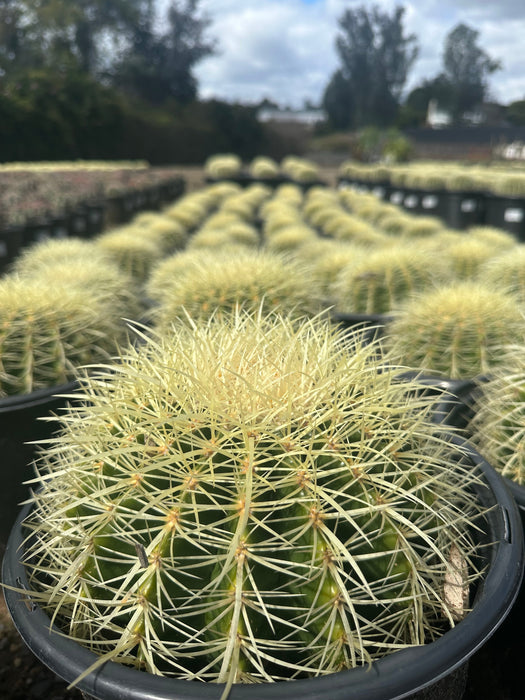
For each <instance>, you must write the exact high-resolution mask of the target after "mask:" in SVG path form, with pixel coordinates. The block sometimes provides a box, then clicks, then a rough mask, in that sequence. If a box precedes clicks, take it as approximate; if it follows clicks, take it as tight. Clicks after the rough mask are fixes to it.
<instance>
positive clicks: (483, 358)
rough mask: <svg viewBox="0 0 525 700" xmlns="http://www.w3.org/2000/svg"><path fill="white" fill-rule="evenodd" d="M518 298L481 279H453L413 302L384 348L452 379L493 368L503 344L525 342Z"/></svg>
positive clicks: (397, 320) (401, 359)
mask: <svg viewBox="0 0 525 700" xmlns="http://www.w3.org/2000/svg"><path fill="white" fill-rule="evenodd" d="M524 333H525V321H524V318H523V314H522V311H521V308H520V305H519V303H518V300H517V299H516V298H514V297H512V296H511V295H508V294H506V293H504V292H502V291H499V290H497V289H494V288H493V287H491V286H487V285H484V284H482V283H481V282H479V283H478V282H469V281H466V282H454V283H449V284H447V285H443V286H440V287H437V288H436V289H431V290H430V289H429V290H427V291H424V292H422V293H421V294H419V295H418V296H417V297H415V298H414V299H412V300H410V301H408V302H407V303H406V304H405V305H404V306H403V307H402V308H401V309H399V310H398V311H397V313H396V317H395V318H394V320H393V321H392V323H391V324H390V325H389V331H388V336H387V338H386V339H385V349H388V350H389V351H391V352H392V353H393V355H394V357H396V358H397V361H399V362H403V363H406V364H408V365H409V366H412V367H417V368H419V369H423V370H425V371H427V372H436V373H438V374H443V375H445V376H447V377H451V378H453V379H460V378H469V377H475V376H478V375H480V374H487V373H490V372H492V371H493V369H494V368H495V367H497V366H498V364H500V362H501V361H502V357H503V355H502V348H503V346H505V345H508V344H512V343H520V342H523V338H524Z"/></svg>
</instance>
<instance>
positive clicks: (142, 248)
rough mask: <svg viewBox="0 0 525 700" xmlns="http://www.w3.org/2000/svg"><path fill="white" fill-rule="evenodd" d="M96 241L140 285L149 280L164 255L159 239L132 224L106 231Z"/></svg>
mask: <svg viewBox="0 0 525 700" xmlns="http://www.w3.org/2000/svg"><path fill="white" fill-rule="evenodd" d="M94 240H95V241H96V243H97V245H99V246H100V248H101V250H103V251H105V252H106V253H108V254H109V255H110V256H111V258H112V259H113V260H114V261H115V263H116V264H117V265H118V266H119V267H120V269H121V270H123V271H124V272H125V273H127V274H129V275H131V277H132V278H133V279H135V280H136V281H137V283H138V284H141V283H143V282H144V281H145V280H146V279H147V277H148V275H149V272H150V270H151V268H152V267H153V265H155V263H156V262H158V261H159V260H160V259H161V258H162V256H163V254H164V251H163V248H162V244H161V242H160V241H159V240H158V239H153V238H150V237H149V236H148V235H147V233H146V232H145V231H144V228H143V227H141V226H133V225H132V224H128V225H125V226H121V227H119V228H115V229H111V230H109V231H106V232H105V233H102V234H100V235H99V236H98V237H97V238H96V239H94Z"/></svg>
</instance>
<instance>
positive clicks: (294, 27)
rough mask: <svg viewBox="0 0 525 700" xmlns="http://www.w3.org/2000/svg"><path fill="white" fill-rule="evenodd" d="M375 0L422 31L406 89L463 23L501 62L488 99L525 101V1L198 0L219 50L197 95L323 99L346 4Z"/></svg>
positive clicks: (409, 29) (201, 70)
mask: <svg viewBox="0 0 525 700" xmlns="http://www.w3.org/2000/svg"><path fill="white" fill-rule="evenodd" d="M159 2H160V3H161V4H162V3H163V2H168V0H159ZM374 4H375V5H377V6H378V7H379V8H380V9H381V10H382V11H387V12H388V14H389V15H391V14H392V12H393V9H394V8H395V6H396V5H402V6H403V7H405V10H406V11H405V16H404V27H405V33H406V34H409V33H414V34H415V35H416V36H417V39H418V42H419V47H420V49H419V57H418V59H417V60H416V62H415V63H414V65H413V67H412V70H411V72H410V74H409V79H408V81H407V84H406V90H407V91H409V90H410V89H411V88H413V87H415V86H416V85H418V84H419V83H421V81H422V80H424V79H427V78H433V77H435V76H436V75H437V74H438V73H439V72H441V69H442V65H443V64H442V56H443V48H444V42H445V38H446V36H447V34H448V33H449V32H450V31H451V30H452V29H453V28H454V27H455V26H456V25H457V24H458V23H459V22H463V23H464V24H467V25H468V26H469V27H471V28H472V29H475V30H476V31H478V32H479V37H478V45H479V46H480V47H481V48H482V49H483V50H484V51H485V52H486V53H488V54H489V56H490V57H491V58H493V59H498V60H499V61H501V63H502V70H500V71H498V72H496V73H493V74H492V76H491V77H490V82H489V85H490V97H491V98H492V99H494V100H496V101H498V102H501V103H502V104H508V103H509V102H512V101H514V100H519V99H525V0H455V1H452V0H412V1H410V0H405V1H404V0H374V1H373V2H366V1H365V0H200V2H199V5H198V6H199V7H200V9H201V12H204V13H205V14H206V15H207V16H208V17H209V19H210V20H211V24H210V26H209V28H208V32H207V35H208V36H209V37H210V38H211V37H214V38H215V39H216V40H217V43H218V53H217V54H216V55H215V56H213V57H209V58H206V59H204V60H203V61H202V62H201V63H200V64H198V65H197V67H196V69H195V76H196V78H197V80H198V84H199V94H200V96H201V97H202V98H205V99H207V98H212V97H216V98H218V99H223V100H226V101H228V102H244V103H258V102H260V101H261V100H262V99H264V98H268V99H271V100H272V101H274V102H276V103H278V104H279V105H280V106H289V107H292V108H298V107H302V106H303V104H304V103H305V100H309V101H310V102H313V103H319V101H320V99H321V97H322V94H323V91H324V88H325V87H326V85H327V84H328V82H329V80H330V77H331V75H332V74H333V72H334V70H336V69H337V68H338V66H339V59H338V56H337V52H336V49H335V38H336V36H337V32H338V23H337V20H338V18H339V17H340V16H341V14H342V13H343V12H344V10H345V9H346V8H355V7H359V6H363V5H365V6H366V7H367V8H368V7H372V6H373V5H374Z"/></svg>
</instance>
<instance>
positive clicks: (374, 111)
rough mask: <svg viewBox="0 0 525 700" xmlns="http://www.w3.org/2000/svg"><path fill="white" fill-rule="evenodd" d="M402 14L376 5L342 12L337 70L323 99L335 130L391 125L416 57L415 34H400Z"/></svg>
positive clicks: (398, 10)
mask: <svg viewBox="0 0 525 700" xmlns="http://www.w3.org/2000/svg"><path fill="white" fill-rule="evenodd" d="M404 13H405V9H404V8H403V7H401V6H397V7H396V8H395V9H394V11H393V13H392V15H389V14H388V13H387V12H382V11H381V10H380V9H379V7H378V6H377V5H374V6H373V7H372V8H370V9H367V8H366V6H365V5H362V6H360V7H357V8H355V9H347V10H345V11H344V12H343V14H342V15H341V17H340V18H339V21H338V23H339V30H340V31H339V34H338V35H337V37H336V49H337V52H338V54H339V58H340V60H341V67H340V68H339V69H338V70H337V71H336V72H335V73H334V75H333V76H332V78H331V80H330V83H329V84H328V86H327V88H326V91H325V94H324V97H323V106H324V109H325V111H326V112H327V114H328V117H329V119H330V121H331V122H333V124H334V125H337V127H338V128H348V127H361V126H366V125H370V124H373V125H379V126H383V125H385V124H391V123H392V122H393V121H394V119H395V116H396V113H397V109H398V106H399V101H400V98H401V94H402V91H403V88H404V86H405V83H406V80H407V77H408V74H409V71H410V69H411V67H412V65H413V63H414V61H415V60H416V58H417V55H418V45H417V40H416V37H415V35H413V34H409V35H406V34H405V30H404V27H403V19H404ZM345 110H348V112H347V114H346V116H345V115H344V113H343V112H344V111H345Z"/></svg>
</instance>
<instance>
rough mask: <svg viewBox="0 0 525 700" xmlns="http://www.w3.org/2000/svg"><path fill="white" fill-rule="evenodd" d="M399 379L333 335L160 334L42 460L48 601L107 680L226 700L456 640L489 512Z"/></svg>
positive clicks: (224, 328) (38, 515)
mask: <svg viewBox="0 0 525 700" xmlns="http://www.w3.org/2000/svg"><path fill="white" fill-rule="evenodd" d="M396 376H397V372H396V370H395V369H394V368H386V367H382V368H381V370H380V369H379V365H378V360H377V359H375V360H374V352H373V350H372V349H371V348H369V347H368V348H363V347H356V348H350V347H349V346H348V344H347V343H346V342H343V340H342V336H340V335H338V334H337V332H336V331H335V330H334V329H333V328H332V327H331V326H330V325H329V324H328V323H326V322H325V321H323V319H319V318H318V319H313V320H311V321H303V322H302V323H301V324H299V325H297V324H295V323H292V322H291V321H289V320H286V319H284V318H283V317H282V316H279V315H272V316H270V317H261V316H260V314H236V315H234V316H233V317H232V318H231V319H229V320H228V322H226V321H225V322H222V323H217V322H215V321H213V322H209V323H207V324H204V325H202V324H197V325H187V326H183V327H180V328H177V332H173V333H170V334H166V335H164V336H161V337H158V338H154V337H152V336H148V338H145V344H144V345H142V346H141V347H137V348H130V350H129V352H128V353H127V354H126V356H125V357H123V358H122V360H121V362H120V363H119V364H118V365H115V367H114V368H113V370H112V371H111V372H108V371H107V370H101V371H100V373H99V374H98V375H97V376H94V377H91V378H87V379H86V381H85V383H84V384H85V386H84V392H85V399H86V401H85V403H84V404H83V405H76V406H74V407H71V408H70V409H69V410H68V413H67V414H66V416H65V419H64V421H63V430H62V433H61V434H59V435H58V436H57V437H55V438H54V439H53V440H52V442H51V445H49V447H48V449H47V450H43V452H42V453H41V454H40V456H39V459H38V462H37V468H38V474H39V477H38V479H37V481H39V482H40V484H41V487H42V488H41V490H39V491H37V492H36V493H35V494H34V496H33V503H34V505H33V509H32V511H31V514H30V516H29V517H28V518H27V519H26V521H25V524H24V527H25V528H26V530H27V531H28V532H29V533H31V538H30V539H29V540H28V547H27V551H26V560H27V562H28V573H29V575H28V580H29V586H30V590H31V596H32V599H33V600H34V601H35V602H38V603H39V604H40V606H41V607H42V608H43V609H44V610H45V611H48V612H49V614H52V616H53V619H54V621H55V623H56V624H58V625H59V626H60V627H61V629H62V631H63V633H64V634H66V635H71V636H73V637H74V638H75V639H76V640H77V641H79V642H81V643H82V644H84V645H86V646H87V647H89V648H91V649H92V650H93V651H95V652H96V654H98V655H99V656H100V664H102V663H104V662H106V661H108V660H114V661H117V662H120V663H124V664H130V665H132V666H135V667H137V668H139V669H142V670H145V671H147V672H150V673H153V674H160V675H165V676H170V677H178V678H181V679H186V680H196V679H198V680H201V681H209V682H223V683H225V684H226V693H227V692H228V690H229V689H230V688H231V685H232V684H233V683H241V682H242V683H251V682H259V683H260V682H273V681H281V680H289V679H294V678H304V677H308V676H318V675H322V674H327V673H333V672H335V671H338V670H341V669H344V668H349V667H354V666H359V665H366V664H368V663H369V662H370V661H372V660H374V659H376V658H379V657H381V656H384V655H386V654H389V653H391V652H392V651H394V650H396V649H400V648H404V647H409V646H413V645H420V644H423V643H426V642H429V641H432V640H434V639H436V638H437V637H439V636H440V635H441V634H443V632H444V631H446V630H447V629H448V628H450V627H451V626H454V625H455V622H456V621H457V620H458V619H460V618H461V617H462V616H463V614H464V612H465V610H464V609H461V610H458V608H457V607H456V606H454V605H453V604H452V603H451V601H450V599H449V598H448V597H447V595H446V594H445V593H444V588H446V586H445V585H444V584H445V581H446V580H447V577H449V576H450V574H455V575H456V578H457V574H458V571H457V569H455V568H454V563H453V562H452V560H451V552H452V551H453V550H454V551H456V552H457V553H458V555H459V559H460V560H461V561H462V568H463V566H464V568H465V569H466V570H467V571H468V574H467V576H466V578H465V579H464V580H465V581H467V580H468V581H474V580H476V579H477V578H478V576H479V573H478V572H477V571H476V564H475V557H474V555H475V553H476V552H477V549H478V548H477V547H476V546H475V545H474V544H473V541H472V538H471V535H470V528H469V525H470V523H471V522H472V519H473V518H475V517H476V516H477V515H479V513H480V511H481V507H480V505H479V504H477V503H476V501H475V498H474V496H473V495H472V493H471V492H470V488H471V486H472V484H473V483H474V482H475V480H476V476H475V475H474V474H473V471H472V469H471V468H467V467H466V466H462V465H461V463H458V462H457V461H455V460H453V459H451V452H450V445H449V443H448V442H447V440H446V438H445V435H444V433H442V432H440V431H441V430H442V429H441V428H440V427H439V426H435V425H433V424H432V421H431V415H432V413H431V406H432V404H431V403H429V402H428V400H427V399H426V398H425V397H421V398H418V399H416V400H415V404H414V403H412V404H411V403H410V402H409V401H407V390H409V389H410V386H409V385H407V383H405V382H401V381H400V382H397V381H396ZM31 561H33V562H37V564H36V565H33V566H31ZM223 697H224V694H223Z"/></svg>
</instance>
